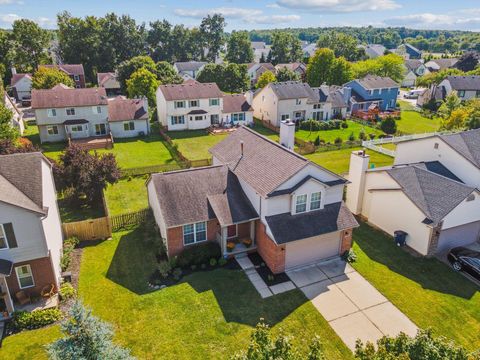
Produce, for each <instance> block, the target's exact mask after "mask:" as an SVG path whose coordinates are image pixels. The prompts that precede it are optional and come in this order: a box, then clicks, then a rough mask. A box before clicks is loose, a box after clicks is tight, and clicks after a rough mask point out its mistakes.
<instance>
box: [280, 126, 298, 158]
mask: <svg viewBox="0 0 480 360" xmlns="http://www.w3.org/2000/svg"><path fill="white" fill-rule="evenodd" d="M280 144H281V145H282V146H285V147H286V148H287V149H288V150H291V151H293V147H294V146H295V123H294V122H293V121H290V120H282V121H280Z"/></svg>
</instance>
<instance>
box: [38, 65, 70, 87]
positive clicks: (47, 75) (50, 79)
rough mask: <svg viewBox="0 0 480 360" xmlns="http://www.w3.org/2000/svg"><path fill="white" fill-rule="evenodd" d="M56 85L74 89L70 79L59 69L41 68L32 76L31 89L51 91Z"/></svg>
mask: <svg viewBox="0 0 480 360" xmlns="http://www.w3.org/2000/svg"><path fill="white" fill-rule="evenodd" d="M58 84H64V85H67V86H69V87H72V88H73V87H75V82H74V81H73V80H72V78H71V77H70V76H68V75H67V74H66V73H65V72H63V71H61V70H59V69H55V68H45V67H41V68H39V69H38V70H37V71H35V73H34V74H33V77H32V88H33V89H51V88H53V87H54V86H55V85H58Z"/></svg>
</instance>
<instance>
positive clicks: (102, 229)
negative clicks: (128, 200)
mask: <svg viewBox="0 0 480 360" xmlns="http://www.w3.org/2000/svg"><path fill="white" fill-rule="evenodd" d="M62 228H63V234H64V235H65V238H69V237H72V236H75V237H77V238H79V239H80V240H82V241H85V240H103V239H108V238H109V237H111V236H112V229H111V226H110V220H109V218H108V217H101V218H98V219H91V220H84V221H76V222H71V223H63V224H62Z"/></svg>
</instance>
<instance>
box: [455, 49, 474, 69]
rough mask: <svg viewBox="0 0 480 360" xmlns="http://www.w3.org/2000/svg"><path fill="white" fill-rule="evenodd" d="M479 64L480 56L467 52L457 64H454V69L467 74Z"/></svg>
mask: <svg viewBox="0 0 480 360" xmlns="http://www.w3.org/2000/svg"><path fill="white" fill-rule="evenodd" d="M479 63H480V54H478V53H476V52H474V51H469V52H466V53H465V54H463V55H462V56H461V57H460V59H458V62H457V63H456V64H455V67H456V68H457V69H459V70H461V71H464V72H467V71H472V70H474V69H475V68H476V67H477V66H478V65H479Z"/></svg>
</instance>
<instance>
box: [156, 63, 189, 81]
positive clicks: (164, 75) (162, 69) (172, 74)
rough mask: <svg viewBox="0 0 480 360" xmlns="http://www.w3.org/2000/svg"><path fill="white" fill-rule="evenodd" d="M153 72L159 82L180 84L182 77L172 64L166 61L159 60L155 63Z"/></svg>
mask: <svg viewBox="0 0 480 360" xmlns="http://www.w3.org/2000/svg"><path fill="white" fill-rule="evenodd" d="M155 70H156V71H155V74H156V75H157V79H158V81H159V82H160V84H181V83H183V78H182V77H181V76H180V75H178V74H177V72H176V71H175V69H174V68H173V66H172V65H170V64H169V63H168V62H166V61H159V62H157V63H156V64H155Z"/></svg>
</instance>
